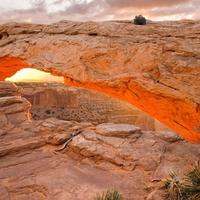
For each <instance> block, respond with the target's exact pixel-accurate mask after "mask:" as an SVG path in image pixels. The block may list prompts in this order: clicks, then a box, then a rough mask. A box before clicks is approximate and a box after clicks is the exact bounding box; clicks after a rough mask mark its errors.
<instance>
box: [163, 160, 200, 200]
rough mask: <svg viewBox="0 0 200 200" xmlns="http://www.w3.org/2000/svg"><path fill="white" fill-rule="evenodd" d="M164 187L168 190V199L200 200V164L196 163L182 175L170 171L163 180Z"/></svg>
mask: <svg viewBox="0 0 200 200" xmlns="http://www.w3.org/2000/svg"><path fill="white" fill-rule="evenodd" d="M162 188H164V189H165V190H166V195H165V197H166V200H200V166H199V165H198V164H195V166H194V167H191V168H190V169H189V171H188V172H187V173H185V174H184V176H182V177H179V176H177V175H176V173H169V177H168V178H166V179H163V180H162Z"/></svg>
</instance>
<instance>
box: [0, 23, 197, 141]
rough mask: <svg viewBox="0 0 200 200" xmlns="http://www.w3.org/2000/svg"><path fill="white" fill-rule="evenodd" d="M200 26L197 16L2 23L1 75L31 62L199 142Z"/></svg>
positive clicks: (8, 74)
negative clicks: (143, 23)
mask: <svg viewBox="0 0 200 200" xmlns="http://www.w3.org/2000/svg"><path fill="white" fill-rule="evenodd" d="M199 31H200V22H199V21H188V20H185V21H179V22H159V23H150V24H148V25H146V26H136V25H134V24H132V23H130V22H127V21H126V22H123V21H121V22H98V23H97V22H85V23H83V22H70V21H62V22H59V23H54V24H51V25H31V24H22V23H21V24H20V23H12V24H5V25H1V26H0V33H1V32H7V33H8V35H9V36H8V37H7V38H2V39H1V40H0V46H1V50H0V62H2V61H3V62H2V63H3V64H2V65H1V66H0V73H1V79H2V80H3V79H5V77H7V76H11V75H12V74H13V73H15V72H16V71H17V70H19V69H20V68H24V67H27V66H30V67H34V68H37V69H40V70H42V71H46V72H51V73H52V74H53V75H58V76H63V77H64V78H65V82H66V84H69V85H75V86H81V87H86V88H89V89H93V90H98V91H101V92H104V93H107V94H109V95H111V96H113V97H116V98H119V99H122V100H124V101H127V102H129V103H131V104H133V105H135V106H137V107H138V108H140V109H142V110H144V111H146V112H147V113H149V114H151V115H152V116H154V117H155V118H157V119H158V120H160V121H161V122H163V123H164V124H166V125H168V126H169V127H171V128H172V129H174V130H175V131H177V132H178V133H180V134H181V135H183V136H184V137H185V138H186V139H187V140H190V141H194V142H197V143H199V140H200V95H199V94H200V87H199V85H200V76H199V74H200V36H199ZM15 61H16V64H15ZM13 66H15V67H13ZM8 69H9V70H8ZM4 72H5V73H4Z"/></svg>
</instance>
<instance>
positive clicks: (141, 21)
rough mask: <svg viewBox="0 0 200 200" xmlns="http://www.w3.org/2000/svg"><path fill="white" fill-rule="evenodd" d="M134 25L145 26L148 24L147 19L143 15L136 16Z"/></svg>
mask: <svg viewBox="0 0 200 200" xmlns="http://www.w3.org/2000/svg"><path fill="white" fill-rule="evenodd" d="M134 24H136V25H144V24H146V18H145V17H143V16H142V15H136V16H135V19H134Z"/></svg>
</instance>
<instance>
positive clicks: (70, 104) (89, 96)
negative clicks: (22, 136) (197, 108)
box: [5, 68, 172, 131]
mask: <svg viewBox="0 0 200 200" xmlns="http://www.w3.org/2000/svg"><path fill="white" fill-rule="evenodd" d="M5 80H6V81H11V82H14V83H15V84H16V85H18V86H21V87H22V88H23V90H24V92H23V94H22V96H23V97H25V98H26V99H27V100H28V101H29V102H30V103H31V105H32V106H31V110H30V113H31V115H32V118H33V119H35V120H38V119H46V118H49V117H56V118H58V119H63V120H75V121H78V122H82V121H87V122H92V123H94V124H100V123H124V124H133V125H137V126H139V127H141V129H142V130H144V131H172V130H171V129H170V128H169V127H167V126H165V125H164V124H163V123H161V122H159V121H158V120H156V119H155V118H154V117H152V116H150V115H149V114H147V113H145V112H144V111H142V110H140V109H139V108H137V107H135V106H133V105H131V104H129V103H126V102H124V101H122V100H119V99H116V98H113V97H110V96H109V95H106V94H104V93H101V92H97V91H92V90H88V89H83V88H77V87H73V86H67V85H66V84H64V81H63V77H57V76H53V75H50V73H47V72H42V71H40V70H37V69H33V68H25V69H21V70H19V71H18V72H16V73H15V74H14V75H13V76H12V77H10V78H6V79H5ZM33 91H34V92H33Z"/></svg>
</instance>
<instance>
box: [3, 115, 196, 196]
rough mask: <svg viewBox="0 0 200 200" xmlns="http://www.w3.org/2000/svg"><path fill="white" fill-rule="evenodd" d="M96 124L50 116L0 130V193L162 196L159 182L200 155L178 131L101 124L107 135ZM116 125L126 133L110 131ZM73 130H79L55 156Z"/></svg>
mask: <svg viewBox="0 0 200 200" xmlns="http://www.w3.org/2000/svg"><path fill="white" fill-rule="evenodd" d="M99 126H100V125H98V126H93V125H91V124H90V123H85V122H84V123H78V122H74V121H72V122H70V121H64V120H58V119H55V118H49V119H46V120H38V121H29V120H28V121H26V122H23V123H20V124H19V125H18V126H17V127H14V128H12V129H11V130H8V131H7V132H6V133H4V134H2V135H1V141H0V146H1V148H0V197H1V198H2V199H8V200H24V199H36V200H43V199H50V200H51V199H52V200H62V199H71V200H82V199H85V198H87V199H88V200H93V199H94V196H95V194H96V193H97V192H103V191H106V190H107V189H109V188H117V189H119V190H120V191H122V192H123V193H124V194H125V196H126V197H128V199H130V200H144V199H146V198H147V197H148V199H149V198H151V197H152V196H155V195H156V196H158V194H159V195H160V196H162V195H161V194H163V192H162V191H157V189H158V181H159V180H160V179H162V178H164V177H165V176H166V175H167V174H168V173H169V172H171V171H178V173H180V174H181V173H183V172H184V171H185V170H186V169H188V168H189V167H190V165H192V164H194V162H195V161H196V160H198V159H199V158H200V146H199V145H197V144H195V143H190V142H186V141H185V140H184V139H183V138H180V137H179V135H178V134H176V133H172V134H170V139H169V137H165V134H164V133H160V134H158V133H157V132H154V131H141V130H140V128H139V127H135V126H131V127H132V128H131V129H130V125H126V124H123V125H122V124H121V125H119V124H116V125H115V124H102V127H104V130H106V131H107V132H106V133H107V135H106V134H104V135H101V134H99ZM106 127H107V129H106ZM110 127H112V129H110ZM119 127H120V128H121V129H122V130H123V134H125V135H127V136H126V137H121V133H120V132H118V134H117V133H116V132H115V135H113V130H114V129H117V130H119ZM133 129H134V130H135V131H132V132H131V134H130V130H133ZM58 130H60V133H59V132H58ZM74 130H81V133H80V134H79V135H77V136H74V137H73V139H72V141H71V142H70V143H69V144H68V146H66V148H65V149H63V150H62V151H60V152H58V153H56V154H55V153H54V150H55V149H57V148H59V147H60V146H62V145H63V143H64V142H65V141H66V140H67V138H68V137H70V133H73V131H74ZM109 130H110V133H109ZM166 134H169V133H166ZM45 135H46V136H45ZM161 135H162V136H163V135H164V137H161ZM47 136H48V137H47ZM50 136H52V137H50ZM64 136H65V137H64ZM49 138H50V139H49ZM58 138H62V139H61V140H58ZM145 188H149V189H148V190H146V189H145ZM154 190H155V192H153V191H154ZM151 192H153V193H152V194H151V195H149V194H150V193H151ZM148 195H149V196H148ZM1 198H0V199H1Z"/></svg>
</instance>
